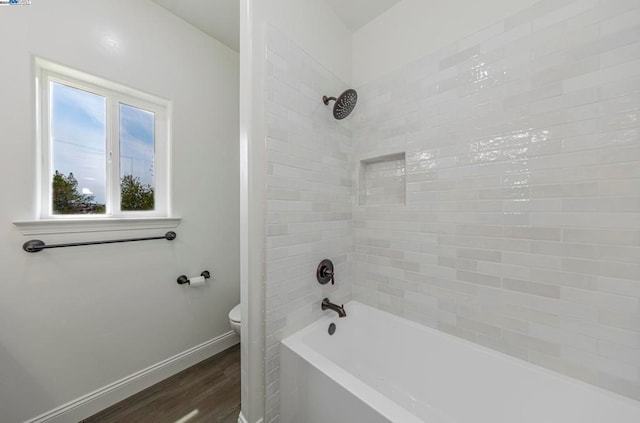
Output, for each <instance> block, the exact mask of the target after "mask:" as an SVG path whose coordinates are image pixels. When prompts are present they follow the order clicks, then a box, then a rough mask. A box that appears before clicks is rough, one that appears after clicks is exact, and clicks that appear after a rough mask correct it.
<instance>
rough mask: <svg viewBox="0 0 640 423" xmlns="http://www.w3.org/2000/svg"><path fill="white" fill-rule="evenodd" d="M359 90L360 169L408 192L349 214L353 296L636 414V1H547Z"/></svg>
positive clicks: (639, 123)
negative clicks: (596, 389)
mask: <svg viewBox="0 0 640 423" xmlns="http://www.w3.org/2000/svg"><path fill="white" fill-rule="evenodd" d="M416 42H419V40H416ZM358 93H359V103H358V106H357V108H356V109H355V111H354V112H353V114H352V115H351V117H350V122H351V124H352V131H353V134H352V136H353V140H354V146H355V152H354V154H355V157H356V158H358V160H366V159H368V158H374V157H378V156H382V155H385V154H394V153H397V152H399V151H404V152H406V184H407V186H406V205H388V206H381V205H377V206H375V207H369V206H367V204H366V202H362V201H360V202H358V203H355V204H354V216H353V225H354V237H355V238H354V239H355V247H354V248H355V257H354V259H355V279H354V281H353V286H352V290H353V296H354V298H355V299H357V300H360V301H363V302H366V303H369V304H372V305H374V306H377V307H379V308H381V309H384V310H387V311H390V312H392V313H395V314H398V315H402V316H405V317H407V318H409V319H412V320H415V321H418V322H421V323H424V324H427V325H429V326H432V327H436V328H439V329H441V330H443V331H446V332H449V333H451V334H454V335H457V336H460V337H462V338H465V339H468V340H471V341H473V342H477V343H479V344H482V345H485V346H488V347H490V348H494V349H496V350H499V351H502V352H505V353H507V354H510V355H513V356H516V357H519V358H521V359H524V360H527V361H530V362H532V363H535V364H538V365H541V366H544V367H547V368H550V369H553V370H556V371H558V372H561V373H564V374H566V375H569V376H572V377H575V378H578V379H581V380H584V381H587V382H589V383H592V384H595V385H598V386H600V387H603V388H606V389H609V390H612V391H615V392H617V393H620V394H623V395H626V396H628V397H631V398H634V399H637V400H640V370H639V369H640V2H639V1H638V0H544V1H541V2H539V3H537V4H536V5H534V6H532V7H530V8H528V9H526V10H523V11H522V12H520V13H518V14H516V15H514V16H512V17H511V18H509V19H507V20H505V21H503V22H498V23H496V24H495V25H492V26H491V27H489V28H487V29H485V30H483V31H480V32H478V33H477V34H475V35H472V36H469V37H466V38H465V39H464V40H461V41H460V42H457V43H453V44H452V45H449V46H445V47H444V48H442V49H441V50H440V51H438V52H434V53H433V54H431V55H429V56H428V57H424V58H422V59H421V60H419V61H416V62H414V63H412V64H410V65H408V66H406V67H404V68H402V69H400V70H399V71H397V72H395V73H393V74H391V75H388V76H386V77H384V78H382V79H380V80H377V81H374V82H372V83H369V84H367V85H365V86H363V87H358ZM345 142H347V141H345ZM360 176H361V175H360V174H359V172H358V170H357V169H354V172H353V178H354V179H357V178H359V177H360ZM361 182H362V181H360V183H361ZM345 245H346V244H345Z"/></svg>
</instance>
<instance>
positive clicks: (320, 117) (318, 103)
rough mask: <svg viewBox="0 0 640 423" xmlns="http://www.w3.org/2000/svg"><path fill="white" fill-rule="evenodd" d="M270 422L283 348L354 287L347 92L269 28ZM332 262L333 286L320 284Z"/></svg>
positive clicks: (276, 407)
mask: <svg viewBox="0 0 640 423" xmlns="http://www.w3.org/2000/svg"><path fill="white" fill-rule="evenodd" d="M266 55H267V77H266V78H267V80H266V82H267V83H266V89H267V93H266V95H267V104H266V107H265V111H266V119H267V124H266V126H267V128H266V132H267V139H266V143H267V200H266V201H267V208H266V219H267V239H266V247H267V248H266V307H265V309H266V323H265V324H266V328H265V329H266V330H265V332H266V337H267V339H266V345H265V348H266V363H265V364H266V368H265V371H266V375H265V377H266V385H267V389H266V392H267V399H266V415H265V421H266V422H276V421H279V411H280V402H279V401H280V400H279V390H280V378H279V364H280V340H281V339H282V338H283V337H286V336H287V335H289V334H291V333H293V332H295V331H297V330H298V329H300V328H302V327H304V326H306V325H308V324H309V323H311V322H313V321H314V320H317V319H318V318H319V317H321V316H322V315H324V314H325V313H329V312H328V311H322V310H321V308H320V302H321V301H322V299H323V298H324V297H329V298H330V299H331V301H333V302H335V303H338V304H342V303H345V302H347V301H349V299H350V298H351V281H352V280H353V272H352V263H353V227H352V222H353V219H352V208H353V198H354V195H355V194H354V184H353V178H352V175H353V168H354V166H355V160H354V157H353V142H352V135H351V130H350V129H349V126H348V125H349V124H348V123H347V122H346V121H338V120H335V119H334V118H333V115H332V106H333V104H332V103H331V104H330V105H329V106H325V105H324V104H323V103H322V96H323V95H328V96H337V95H338V94H340V93H341V92H342V91H344V89H345V88H346V87H345V84H344V83H343V82H342V81H340V80H339V79H338V78H337V77H336V76H334V75H332V74H331V73H330V72H329V71H328V70H326V69H325V68H324V67H322V65H321V64H320V63H318V62H317V61H315V60H314V59H313V58H311V57H310V56H309V55H308V54H307V53H305V52H304V51H303V50H302V49H301V48H300V47H298V46H297V45H296V44H295V43H294V42H293V41H291V40H289V39H288V38H286V37H285V36H283V35H282V34H281V33H279V32H278V31H277V30H275V29H274V28H268V29H267V46H266ZM325 258H328V259H330V260H332V261H333V263H334V265H335V274H336V277H335V280H336V283H335V285H331V284H327V285H320V284H319V283H318V282H317V280H316V267H317V265H318V263H319V262H320V261H321V260H322V259H325Z"/></svg>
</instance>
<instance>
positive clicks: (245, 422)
mask: <svg viewBox="0 0 640 423" xmlns="http://www.w3.org/2000/svg"><path fill="white" fill-rule="evenodd" d="M262 420H263V419H260V420H258V421H257V422H256V423H262ZM238 423H249V421H248V420H247V419H245V418H244V415H243V414H242V411H241V412H240V415H239V416H238Z"/></svg>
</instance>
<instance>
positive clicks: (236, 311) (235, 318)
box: [229, 304, 242, 336]
mask: <svg viewBox="0 0 640 423" xmlns="http://www.w3.org/2000/svg"><path fill="white" fill-rule="evenodd" d="M241 321H242V318H241V315H240V304H238V305H237V306H235V307H234V308H232V309H231V311H230V312H229V324H230V325H231V329H233V331H234V332H235V333H237V334H238V336H240V322H241Z"/></svg>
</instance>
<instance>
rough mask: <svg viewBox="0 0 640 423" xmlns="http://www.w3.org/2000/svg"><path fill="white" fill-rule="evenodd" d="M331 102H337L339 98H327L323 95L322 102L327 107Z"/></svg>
mask: <svg viewBox="0 0 640 423" xmlns="http://www.w3.org/2000/svg"><path fill="white" fill-rule="evenodd" d="M331 100H333V101H336V100H337V98H336V97H327V96H326V95H323V96H322V102H323V103H324V104H325V105H326V106H328V105H329V102H330V101H331Z"/></svg>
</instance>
